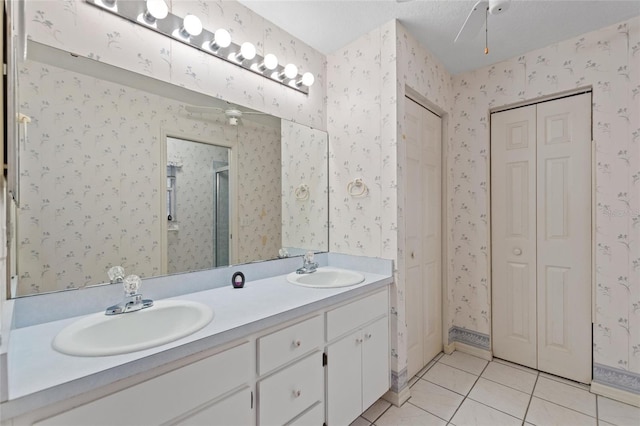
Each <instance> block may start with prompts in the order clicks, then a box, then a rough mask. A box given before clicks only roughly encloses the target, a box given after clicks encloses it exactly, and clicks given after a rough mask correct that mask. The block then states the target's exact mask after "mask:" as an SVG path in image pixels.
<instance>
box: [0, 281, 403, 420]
mask: <svg viewBox="0 0 640 426" xmlns="http://www.w3.org/2000/svg"><path fill="white" fill-rule="evenodd" d="M361 272H362V271H361ZM362 273H363V274H364V276H365V281H364V282H363V283H361V284H358V285H355V286H351V287H344V288H335V289H315V288H307V287H300V286H297V285H293V284H290V283H289V282H287V280H286V275H279V276H276V277H271V278H265V279H260V280H255V281H251V282H247V283H246V284H245V286H244V288H242V289H234V288H233V287H231V285H229V286H225V287H219V288H215V289H211V290H206V291H201V292H197V293H191V294H185V295H182V296H179V297H174V298H172V299H180V300H193V301H197V302H200V303H204V304H206V305H208V306H209V307H211V309H213V312H214V315H215V316H214V318H213V321H212V322H211V323H209V324H208V325H207V326H206V327H204V328H203V329H201V330H199V331H198V332H196V333H194V334H192V335H190V336H187V337H184V338H182V339H179V340H176V341H173V342H171V343H167V344H165V345H162V346H157V347H155V348H151V349H147V350H142V351H138V352H133V353H129V354H123V355H113V356H104V357H76V356H69V355H64V354H61V353H59V352H57V351H55V350H54V349H53V348H52V346H51V342H52V340H53V338H54V337H55V335H56V334H57V333H58V332H59V331H60V330H62V329H63V328H64V327H65V326H67V325H69V324H70V323H72V322H74V321H76V320H77V319H78V318H81V317H75V318H68V319H64V320H59V321H53V322H47V323H43V324H38V325H34V326H30V327H24V328H19V329H15V330H12V331H11V343H10V347H9V354H8V355H9V372H8V384H9V389H8V390H9V401H8V402H7V403H5V404H3V410H2V411H3V416H2V418H3V419H6V418H10V417H13V416H16V415H19V414H21V413H24V412H26V411H29V410H32V409H36V408H39V407H42V406H45V405H47V404H50V403H53V402H57V401H60V400H62V399H66V398H69V397H71V396H74V395H79V394H81V393H83V392H87V391H90V390H92V389H96V388H98V387H101V386H104V385H107V384H109V383H113V382H115V381H117V380H121V379H123V378H126V377H130V376H132V375H134V374H139V373H141V372H144V371H147V370H150V369H152V368H154V367H157V366H159V365H163V364H166V363H168V362H172V361H175V360H178V359H180V358H183V357H185V356H188V355H191V354H194V353H197V352H200V351H202V350H206V349H210V348H214V347H215V346H218V345H222V344H225V343H229V342H232V341H233V340H237V339H241V338H243V337H247V336H249V335H251V334H253V333H256V332H258V331H260V330H264V329H266V328H268V327H271V326H274V325H277V324H279V323H282V322H285V321H288V320H290V319H294V318H296V317H299V316H302V315H306V314H308V313H312V312H314V311H317V310H319V309H323V308H325V307H327V306H330V305H333V304H335V303H339V302H342V301H345V300H348V299H350V298H352V297H356V296H358V295H361V294H365V293H368V292H370V291H372V290H375V289H376V288H382V287H384V286H385V285H388V284H391V282H392V277H391V276H389V275H386V276H385V275H378V274H372V273H368V272H362Z"/></svg>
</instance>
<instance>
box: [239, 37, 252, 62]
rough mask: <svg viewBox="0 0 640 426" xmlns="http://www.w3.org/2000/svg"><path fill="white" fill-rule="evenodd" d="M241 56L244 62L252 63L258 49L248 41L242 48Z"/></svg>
mask: <svg viewBox="0 0 640 426" xmlns="http://www.w3.org/2000/svg"><path fill="white" fill-rule="evenodd" d="M240 55H241V56H242V58H243V60H244V59H247V60H249V61H250V60H252V59H253V58H255V57H256V47H255V46H254V45H253V44H251V43H249V42H248V41H246V42H244V43H242V46H240ZM238 59H239V58H238Z"/></svg>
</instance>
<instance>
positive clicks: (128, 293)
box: [105, 266, 153, 315]
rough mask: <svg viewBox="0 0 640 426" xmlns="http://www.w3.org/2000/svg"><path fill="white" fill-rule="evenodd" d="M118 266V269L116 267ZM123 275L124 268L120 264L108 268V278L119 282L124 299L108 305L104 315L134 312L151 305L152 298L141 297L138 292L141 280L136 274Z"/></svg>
mask: <svg viewBox="0 0 640 426" xmlns="http://www.w3.org/2000/svg"><path fill="white" fill-rule="evenodd" d="M117 268H119V269H117ZM122 275H124V269H122V267H121V266H114V267H113V268H111V269H109V278H110V279H111V282H121V283H122V284H123V286H124V300H123V301H122V302H120V303H119V304H117V305H113V306H109V307H108V308H107V310H106V311H105V315H118V314H126V313H127V312H135V311H139V310H140V309H144V308H149V307H151V306H153V300H151V299H143V298H142V294H140V293H139V290H140V284H141V283H142V280H141V279H140V277H139V276H137V275H129V276H127V277H124V278H123V277H122Z"/></svg>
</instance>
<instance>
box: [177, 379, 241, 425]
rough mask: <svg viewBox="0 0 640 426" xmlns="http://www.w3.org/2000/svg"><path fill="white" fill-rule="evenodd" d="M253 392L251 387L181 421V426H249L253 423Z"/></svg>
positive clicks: (179, 423)
mask: <svg viewBox="0 0 640 426" xmlns="http://www.w3.org/2000/svg"><path fill="white" fill-rule="evenodd" d="M252 414H253V410H251V390H250V389H249V387H246V388H245V389H242V390H240V391H238V392H236V393H234V394H233V395H231V396H229V397H227V398H225V399H223V400H222V401H219V402H216V403H215V404H212V405H210V406H208V407H207V408H205V409H203V410H200V411H198V412H197V413H195V414H194V415H192V416H189V417H188V418H186V419H183V420H181V421H180V422H178V423H175V424H176V425H180V426H201V425H209V426H216V425H219V426H248V425H250V424H251V423H252V421H251V420H252V419H251V417H252Z"/></svg>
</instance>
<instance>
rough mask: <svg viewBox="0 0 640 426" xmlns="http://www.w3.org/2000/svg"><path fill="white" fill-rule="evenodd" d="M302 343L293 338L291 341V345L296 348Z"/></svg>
mask: <svg viewBox="0 0 640 426" xmlns="http://www.w3.org/2000/svg"><path fill="white" fill-rule="evenodd" d="M301 345H302V342H301V341H300V340H294V341H293V346H294V347H296V348H299V347H300V346H301Z"/></svg>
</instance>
